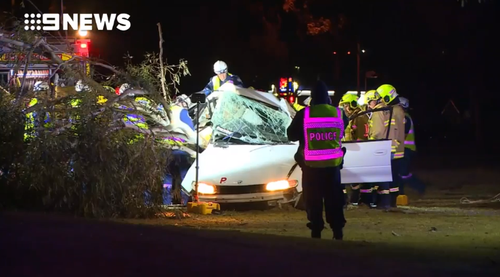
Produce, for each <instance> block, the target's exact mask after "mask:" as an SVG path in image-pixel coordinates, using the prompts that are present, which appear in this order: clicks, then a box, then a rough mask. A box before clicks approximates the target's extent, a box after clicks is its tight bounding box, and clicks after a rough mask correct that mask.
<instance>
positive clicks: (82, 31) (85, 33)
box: [78, 29, 89, 37]
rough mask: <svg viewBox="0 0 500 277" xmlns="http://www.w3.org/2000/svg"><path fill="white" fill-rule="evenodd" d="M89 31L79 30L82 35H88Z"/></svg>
mask: <svg viewBox="0 0 500 277" xmlns="http://www.w3.org/2000/svg"><path fill="white" fill-rule="evenodd" d="M88 33H89V32H88V31H87V30H81V29H80V30H78V35H79V36H81V37H86V36H87V34H88Z"/></svg>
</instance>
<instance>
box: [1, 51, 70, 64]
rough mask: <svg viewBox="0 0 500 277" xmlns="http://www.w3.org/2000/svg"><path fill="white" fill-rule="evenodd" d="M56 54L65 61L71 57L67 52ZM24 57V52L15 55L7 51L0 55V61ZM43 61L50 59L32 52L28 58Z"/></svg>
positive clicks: (20, 59)
mask: <svg viewBox="0 0 500 277" xmlns="http://www.w3.org/2000/svg"><path fill="white" fill-rule="evenodd" d="M56 55H57V56H58V57H59V58H60V59H61V60H63V61H67V60H69V59H71V55H68V54H56ZM25 58H26V55H24V54H17V55H16V54H12V53H8V54H3V55H2V56H1V57H0V61H2V62H7V61H11V62H15V61H24V59H25ZM44 61H51V59H50V58H47V57H45V56H43V55H40V54H33V55H32V56H31V59H30V62H44Z"/></svg>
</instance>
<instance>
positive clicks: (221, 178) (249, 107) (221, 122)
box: [182, 84, 392, 205]
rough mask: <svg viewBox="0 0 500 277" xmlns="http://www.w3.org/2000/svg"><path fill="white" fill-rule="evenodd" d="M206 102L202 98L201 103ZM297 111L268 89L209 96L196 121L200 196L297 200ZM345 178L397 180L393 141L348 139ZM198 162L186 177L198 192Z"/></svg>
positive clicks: (225, 89) (186, 187)
mask: <svg viewBox="0 0 500 277" xmlns="http://www.w3.org/2000/svg"><path fill="white" fill-rule="evenodd" d="M200 105H201V104H200ZM294 115H295V111H294V110H293V108H292V107H291V106H290V105H289V104H288V103H287V102H286V101H285V100H283V99H278V98H276V97H275V96H274V95H272V94H270V93H267V92H260V91H255V90H252V89H244V88H237V87H234V86H233V85H231V84H228V85H224V86H222V87H221V89H219V90H218V91H215V92H214V93H212V94H211V95H209V96H208V97H207V102H206V103H205V104H203V107H202V108H200V118H199V119H198V120H197V121H198V122H196V124H197V127H198V128H200V129H199V130H200V131H201V137H202V138H203V139H202V140H201V141H203V142H204V144H205V145H203V148H204V151H202V152H201V153H200V154H199V172H198V174H199V175H198V195H199V199H200V201H213V202H217V203H248V202H268V203H270V204H272V203H276V202H282V203H284V202H293V203H295V205H297V204H298V203H299V200H300V195H301V192H302V184H301V175H302V172H301V169H300V167H299V166H297V165H296V163H295V160H294V154H295V152H296V151H297V147H298V142H289V141H288V139H287V135H286V130H287V127H288V126H289V124H290V122H291V120H292V118H293V116H294ZM343 146H345V147H346V148H347V153H346V155H345V159H344V168H343V169H342V171H341V172H342V183H344V184H351V183H376V182H386V181H392V176H391V141H390V140H379V141H363V142H346V143H343ZM195 180H196V163H193V164H192V165H191V167H190V168H189V170H188V171H187V173H186V175H185V176H184V178H183V180H182V189H183V191H184V192H185V193H189V194H191V195H192V193H193V192H194V189H195Z"/></svg>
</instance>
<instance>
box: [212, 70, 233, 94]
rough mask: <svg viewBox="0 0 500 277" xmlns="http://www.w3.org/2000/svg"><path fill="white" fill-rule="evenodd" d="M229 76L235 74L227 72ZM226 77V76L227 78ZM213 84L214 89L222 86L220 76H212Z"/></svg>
mask: <svg viewBox="0 0 500 277" xmlns="http://www.w3.org/2000/svg"><path fill="white" fill-rule="evenodd" d="M229 76H233V74H231V73H227V77H229ZM227 77H226V78H227ZM212 86H213V90H214V91H216V90H218V89H219V88H220V79H219V76H217V75H216V76H214V77H212Z"/></svg>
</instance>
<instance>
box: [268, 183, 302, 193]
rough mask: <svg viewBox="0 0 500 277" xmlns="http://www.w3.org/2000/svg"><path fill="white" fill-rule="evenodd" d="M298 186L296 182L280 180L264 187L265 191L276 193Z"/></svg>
mask: <svg viewBox="0 0 500 277" xmlns="http://www.w3.org/2000/svg"><path fill="white" fill-rule="evenodd" d="M298 184H299V182H298V181H297V180H280V181H276V182H270V183H267V185H266V190H268V191H277V190H286V189H291V188H294V187H296V186H297V185H298Z"/></svg>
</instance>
